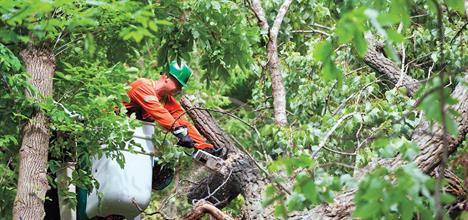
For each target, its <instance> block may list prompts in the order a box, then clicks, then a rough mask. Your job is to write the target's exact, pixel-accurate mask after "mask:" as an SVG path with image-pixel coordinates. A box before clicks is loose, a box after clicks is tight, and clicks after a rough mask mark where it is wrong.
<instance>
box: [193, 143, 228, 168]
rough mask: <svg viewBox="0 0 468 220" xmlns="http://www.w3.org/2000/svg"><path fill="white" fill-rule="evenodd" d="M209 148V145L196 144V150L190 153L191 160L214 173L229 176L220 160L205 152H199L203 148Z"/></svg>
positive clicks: (225, 166)
mask: <svg viewBox="0 0 468 220" xmlns="http://www.w3.org/2000/svg"><path fill="white" fill-rule="evenodd" d="M211 147H212V145H211V144H206V143H203V144H197V145H196V148H197V150H196V151H194V152H193V153H192V158H193V159H194V160H195V161H197V162H198V163H200V164H202V165H204V166H205V167H207V168H208V169H210V170H212V171H214V172H216V173H219V174H221V175H223V176H227V175H229V169H228V167H227V165H226V163H225V162H224V160H223V159H222V158H219V157H216V156H214V155H212V154H210V153H208V152H206V151H203V150H201V149H203V148H211Z"/></svg>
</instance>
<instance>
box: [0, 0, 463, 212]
mask: <svg viewBox="0 0 468 220" xmlns="http://www.w3.org/2000/svg"><path fill="white" fill-rule="evenodd" d="M460 2H462V1H453V0H446V1H444V4H443V5H444V7H445V6H446V11H444V17H443V19H442V21H443V28H444V39H445V41H444V44H443V45H442V48H443V52H444V53H443V54H444V56H445V63H444V64H443V65H442V64H440V61H441V59H442V57H441V51H439V49H438V43H439V41H438V35H437V28H438V26H437V17H436V16H437V14H436V10H435V7H434V5H433V4H432V1H422V0H392V1H369V0H359V1H358V0H346V1H323V0H298V1H294V2H293V3H292V4H291V6H290V9H289V10H288V13H287V14H286V16H285V18H284V21H283V24H282V26H281V29H280V34H279V36H278V52H279V57H280V67H281V72H282V73H283V76H284V83H285V86H286V91H287V110H288V112H289V113H288V114H289V115H288V121H290V124H289V125H288V126H286V127H277V126H276V125H274V121H273V118H274V117H273V111H272V87H271V81H270V78H269V76H268V75H267V73H266V71H265V69H264V65H265V61H266V60H268V58H267V57H265V54H266V48H265V47H266V42H267V40H268V36H267V35H266V34H265V33H261V31H260V28H259V27H258V25H257V21H256V17H255V15H254V14H253V13H252V11H251V10H250V9H249V4H248V1H228V0H215V1H208V0H199V1H192V0H190V1H175V0H164V1H72V0H60V1H36V0H18V1H11V0H0V24H1V25H2V27H4V28H2V30H0V43H1V44H0V73H1V76H0V77H1V78H0V118H1V119H2V120H1V121H0V127H1V128H2V129H0V173H1V174H0V186H1V187H0V198H1V199H0V218H9V217H10V216H11V207H12V204H13V199H14V194H15V186H16V181H17V171H18V169H19V168H18V150H19V146H20V143H21V128H22V126H23V125H24V123H25V122H26V121H27V120H28V119H29V117H30V115H31V113H32V112H33V111H34V110H37V109H41V110H43V111H45V112H46V114H47V115H48V117H49V118H50V127H51V131H52V134H53V135H52V138H51V145H50V150H49V152H50V156H49V158H50V160H49V163H48V164H49V180H50V183H51V185H54V184H55V180H54V178H53V176H54V173H55V172H56V171H57V170H58V169H60V168H61V167H62V165H63V162H64V161H66V160H67V159H69V158H74V159H76V160H78V161H79V162H80V165H81V166H82V167H86V166H89V163H90V160H91V158H92V157H93V156H94V155H99V154H104V153H106V154H109V155H112V156H113V157H116V158H117V159H119V161H120V162H121V164H122V165H124V164H125V163H124V162H125V161H123V160H122V156H121V154H120V153H119V149H121V148H123V147H124V146H125V143H126V142H128V141H130V139H131V128H133V127H135V126H138V125H139V122H138V121H136V120H133V119H132V118H130V119H128V118H126V117H124V114H125V111H126V110H125V109H124V108H123V106H122V105H121V101H122V100H126V99H127V97H126V90H128V86H127V85H126V83H128V82H131V81H133V80H135V79H137V78H139V77H147V78H153V79H156V78H157V75H158V74H159V72H160V71H165V65H166V64H167V61H170V60H173V59H178V60H180V59H184V60H185V61H187V62H188V63H189V66H190V67H191V68H192V70H193V72H194V76H192V78H191V80H190V82H189V86H188V88H187V89H186V90H185V93H187V94H190V95H193V96H194V97H195V99H196V101H195V102H197V103H198V104H201V105H203V106H205V107H208V108H213V109H222V110H224V111H229V112H230V113H232V114H234V115H236V116H237V117H238V118H240V119H241V120H242V121H240V120H238V118H233V117H230V116H227V115H225V114H219V113H212V115H213V116H214V117H215V118H216V119H217V120H218V122H219V123H220V125H221V126H222V127H223V128H224V129H225V130H226V131H227V132H228V133H230V134H232V136H234V137H235V139H236V140H238V141H239V142H240V143H242V144H243V145H244V146H245V147H246V149H247V150H248V151H249V152H251V153H252V155H253V156H254V157H255V158H256V159H257V161H258V162H259V163H260V164H262V165H267V166H268V173H270V174H275V173H280V174H283V175H282V176H283V177H282V178H280V177H279V176H275V178H277V179H276V181H277V182H278V183H280V184H287V183H291V195H289V196H288V195H287V194H285V193H284V192H282V191H281V190H279V189H278V187H277V186H275V185H271V186H269V187H267V189H266V191H265V192H264V195H265V198H264V205H265V207H268V206H272V207H273V208H274V209H275V214H276V216H278V217H286V215H287V213H289V212H292V211H297V210H305V209H309V208H312V207H314V206H316V205H318V204H321V203H324V202H331V201H332V200H333V196H334V193H335V192H337V191H339V190H341V189H353V188H356V189H357V192H358V193H357V194H356V197H355V198H354V201H355V203H356V211H355V213H354V214H353V215H354V216H355V217H358V218H362V219H370V218H372V219H374V218H384V219H394V218H401V219H408V218H412V217H413V216H414V215H420V216H424V217H427V218H433V216H432V213H433V212H434V200H433V197H432V195H431V194H430V192H432V188H433V187H432V185H433V180H432V179H431V178H430V177H428V176H426V175H424V174H422V173H421V172H420V171H419V170H418V169H417V168H415V167H414V165H413V164H408V165H405V166H403V167H400V168H396V169H385V168H383V167H380V168H378V169H377V170H375V171H373V172H371V173H369V174H368V175H367V177H365V178H364V180H363V181H362V182H356V181H355V180H354V179H352V178H351V176H352V175H353V174H354V172H355V171H356V170H357V169H359V168H361V167H363V166H366V165H367V164H369V163H372V162H374V161H377V160H378V159H380V158H390V157H394V156H395V155H397V154H400V155H401V156H403V157H404V158H406V159H411V158H413V157H414V155H415V154H416V153H417V150H416V147H415V146H414V144H412V143H411V142H410V139H411V133H412V131H413V129H414V128H415V127H416V125H417V124H418V123H419V122H420V121H421V120H422V119H429V120H430V121H431V122H432V123H438V124H440V123H441V122H442V114H445V115H446V116H447V119H448V120H447V128H448V131H449V133H450V134H451V135H456V134H457V129H456V127H455V122H454V120H453V119H454V118H455V117H456V116H457V113H456V112H454V111H453V110H452V109H451V106H453V104H455V103H456V100H454V99H453V98H452V97H450V92H451V91H452V90H453V87H454V85H455V84H457V82H462V79H461V78H460V77H458V76H460V75H462V73H463V71H464V70H465V69H466V66H467V63H466V61H467V60H468V59H467V56H468V54H467V53H466V43H465V42H467V41H468V39H467V36H466V34H464V32H463V30H462V29H461V28H462V27H463V25H464V24H465V23H466V18H465V15H464V14H463V13H464V12H463V5H462V4H461V3H460ZM262 4H263V6H264V9H265V14H266V17H267V19H268V21H269V22H271V21H272V20H273V19H274V15H275V14H276V13H277V10H278V8H279V7H280V5H281V4H282V1H279V0H275V1H262ZM301 30H306V31H307V30H310V31H312V32H311V33H303V32H300V31H301ZM465 32H466V31H465ZM366 34H372V35H373V36H375V38H376V40H379V41H381V42H383V43H384V48H383V50H384V53H385V55H386V56H387V57H389V58H391V59H392V60H393V62H395V63H396V64H397V66H398V67H400V66H402V65H403V67H407V68H404V69H403V70H402V71H406V73H407V74H408V75H409V76H411V77H413V78H415V79H420V80H423V82H426V84H425V85H426V86H424V87H422V88H421V89H419V91H418V92H417V94H416V95H415V96H414V97H408V96H407V94H406V93H405V91H404V89H402V88H400V89H398V88H393V87H390V86H388V84H387V83H386V82H387V80H386V79H384V78H382V77H381V76H380V75H379V74H378V73H375V72H374V71H373V70H372V69H371V68H369V67H367V66H366V64H365V63H364V62H363V60H362V58H363V56H365V54H366V52H367V48H368V44H367V41H366V38H365V36H366ZM28 43H31V44H34V45H38V46H45V47H50V48H51V49H52V50H53V52H54V54H55V55H56V60H57V65H56V72H55V75H54V96H53V97H52V98H50V99H47V100H45V101H44V102H42V103H34V102H33V101H32V100H28V99H27V98H26V97H25V92H24V91H25V90H30V91H34V88H32V87H31V86H30V84H29V83H28V82H27V80H28V74H27V73H26V72H25V71H24V67H23V66H22V64H21V62H20V59H19V52H20V51H21V50H22V49H23V48H24V47H25V45H26V44H28ZM440 71H446V73H447V77H446V79H444V80H445V81H444V83H445V84H442V81H441V80H440V79H439V77H437V76H439V73H440ZM446 82H451V84H448V86H446V87H445V88H444V96H443V97H441V96H440V93H437V92H434V91H436V89H437V88H439V87H440V86H442V85H447V83H446ZM441 101H443V102H444V104H445V105H446V106H448V110H447V111H444V112H442V111H441V110H440V107H439V104H440V102H441ZM415 105H417V107H415ZM114 107H117V108H118V109H120V115H116V114H115V113H114V111H113V110H114ZM419 111H422V112H424V114H423V115H424V116H423V117H421V114H419ZM338 123H340V124H338ZM246 124H248V125H246ZM337 124H338V126H336V128H334V127H335V125H337ZM327 134H329V136H327ZM326 136H327V137H326ZM325 138H327V139H325ZM153 142H154V143H155V146H156V148H157V150H158V155H157V156H158V158H159V159H160V160H161V161H163V162H165V163H168V164H171V165H173V166H176V167H179V170H181V171H180V173H179V175H180V177H181V179H186V178H187V177H190V176H192V175H193V174H192V173H191V169H190V167H191V166H192V164H191V161H190V160H189V159H188V157H187V156H186V155H187V154H190V153H191V152H189V151H186V152H185V151H184V150H183V149H181V148H177V147H174V145H175V142H176V140H175V138H174V137H173V136H172V135H170V134H168V135H167V134H166V132H165V131H163V130H162V129H158V130H157V132H156V134H155V135H154V137H153ZM102 144H107V146H108V148H107V150H105V151H103V150H102V149H101V147H100V146H101V145H102ZM319 146H324V147H325V148H323V147H322V148H320V149H319ZM465 146H466V141H465ZM465 148H466V147H465ZM131 150H132V151H139V150H140V149H139V148H138V147H135V148H134V149H131ZM330 150H332V151H330ZM465 151H466V149H465V150H464V151H461V152H465ZM311 155H316V158H312V157H311ZM460 155H462V154H460ZM462 159H463V158H461V159H460V158H458V159H457V158H452V159H451V160H452V161H455V162H453V163H452V168H453V169H454V170H455V171H456V172H457V174H459V175H460V176H463V175H466V172H465V171H466V169H465V167H466V166H465V167H463V166H460V163H462V162H457V161H463V160H462ZM465 178H466V176H465ZM72 182H73V183H74V184H76V185H77V186H79V187H82V188H87V187H90V186H91V185H92V184H96V182H95V181H94V180H93V179H92V178H91V175H90V172H89V170H87V169H79V170H77V171H75V173H74V174H73V177H72ZM409 186H411V187H409ZM177 187H179V186H178V185H177V184H172V185H170V187H168V189H166V190H164V191H163V192H161V193H154V194H153V204H152V205H151V210H158V208H157V207H159V206H160V205H162V204H161V201H164V199H166V198H168V197H170V196H171V193H172V192H174V191H177V190H178V189H177ZM368 189H371V190H368ZM71 197H73V195H71ZM448 201H449V199H448V200H447V201H446V202H448ZM170 203H171V204H173V207H176V208H177V210H179V211H181V212H183V211H186V210H188V208H189V207H190V205H189V204H187V203H186V202H185V198H184V196H180V197H179V196H178V197H177V198H171V199H170ZM242 204H243V200H242V199H237V200H235V202H234V204H231V205H230V207H231V208H232V209H233V212H234V213H239V207H241V205H242Z"/></svg>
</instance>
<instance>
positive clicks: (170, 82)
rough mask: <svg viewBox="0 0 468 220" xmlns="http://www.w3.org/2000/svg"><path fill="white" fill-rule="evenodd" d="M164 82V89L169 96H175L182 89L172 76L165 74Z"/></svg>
mask: <svg viewBox="0 0 468 220" xmlns="http://www.w3.org/2000/svg"><path fill="white" fill-rule="evenodd" d="M165 77H166V78H165V80H164V81H165V83H166V91H167V93H168V94H169V95H171V96H176V95H178V94H180V92H181V91H182V87H181V86H180V84H179V82H178V81H177V80H176V79H174V78H173V77H170V76H168V75H165Z"/></svg>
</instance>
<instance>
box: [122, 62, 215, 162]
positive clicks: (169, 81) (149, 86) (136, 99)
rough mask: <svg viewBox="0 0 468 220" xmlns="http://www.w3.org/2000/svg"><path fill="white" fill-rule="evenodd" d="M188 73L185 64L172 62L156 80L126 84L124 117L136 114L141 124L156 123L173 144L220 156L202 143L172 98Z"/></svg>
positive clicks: (188, 76) (199, 136)
mask: <svg viewBox="0 0 468 220" xmlns="http://www.w3.org/2000/svg"><path fill="white" fill-rule="evenodd" d="M191 74H192V72H191V70H190V68H189V67H188V66H187V65H186V64H185V63H181V64H180V65H179V64H178V63H177V61H172V62H171V63H170V64H169V67H168V68H167V72H161V76H160V78H159V79H158V80H151V79H145V78H140V79H137V80H136V81H134V82H132V83H130V86H131V89H130V90H129V91H128V93H127V94H128V97H129V98H130V102H124V105H125V107H126V108H127V110H128V113H127V114H128V115H131V114H133V113H135V114H136V118H137V119H139V120H143V121H149V122H153V121H155V122H157V123H158V124H159V125H161V127H163V128H164V129H165V130H167V131H171V132H172V134H174V135H175V136H176V137H177V139H178V142H177V145H179V146H182V147H187V148H195V149H201V150H203V151H206V152H208V153H210V154H212V155H214V156H223V155H221V154H222V153H223V151H222V149H220V148H216V147H214V146H213V145H211V144H206V143H205V142H206V140H205V138H204V137H203V136H202V135H200V133H199V132H198V131H197V129H196V128H195V127H194V126H193V125H192V124H191V123H190V122H189V121H188V120H187V118H186V117H185V115H184V110H183V109H182V107H181V106H180V104H179V103H178V102H177V100H176V99H175V98H174V96H175V95H177V94H179V93H180V92H181V91H182V88H183V87H185V86H187V82H188V80H189V78H190V76H191Z"/></svg>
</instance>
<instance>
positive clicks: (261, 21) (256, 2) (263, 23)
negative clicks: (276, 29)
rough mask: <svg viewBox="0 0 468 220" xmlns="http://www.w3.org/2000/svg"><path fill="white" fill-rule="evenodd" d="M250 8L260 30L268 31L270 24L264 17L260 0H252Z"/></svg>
mask: <svg viewBox="0 0 468 220" xmlns="http://www.w3.org/2000/svg"><path fill="white" fill-rule="evenodd" d="M250 8H251V9H252V11H253V12H254V14H255V17H257V22H258V26H260V28H261V29H262V32H264V33H268V30H270V25H268V21H267V19H266V17H265V11H263V7H262V4H261V3H260V0H252V2H251V4H250Z"/></svg>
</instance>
